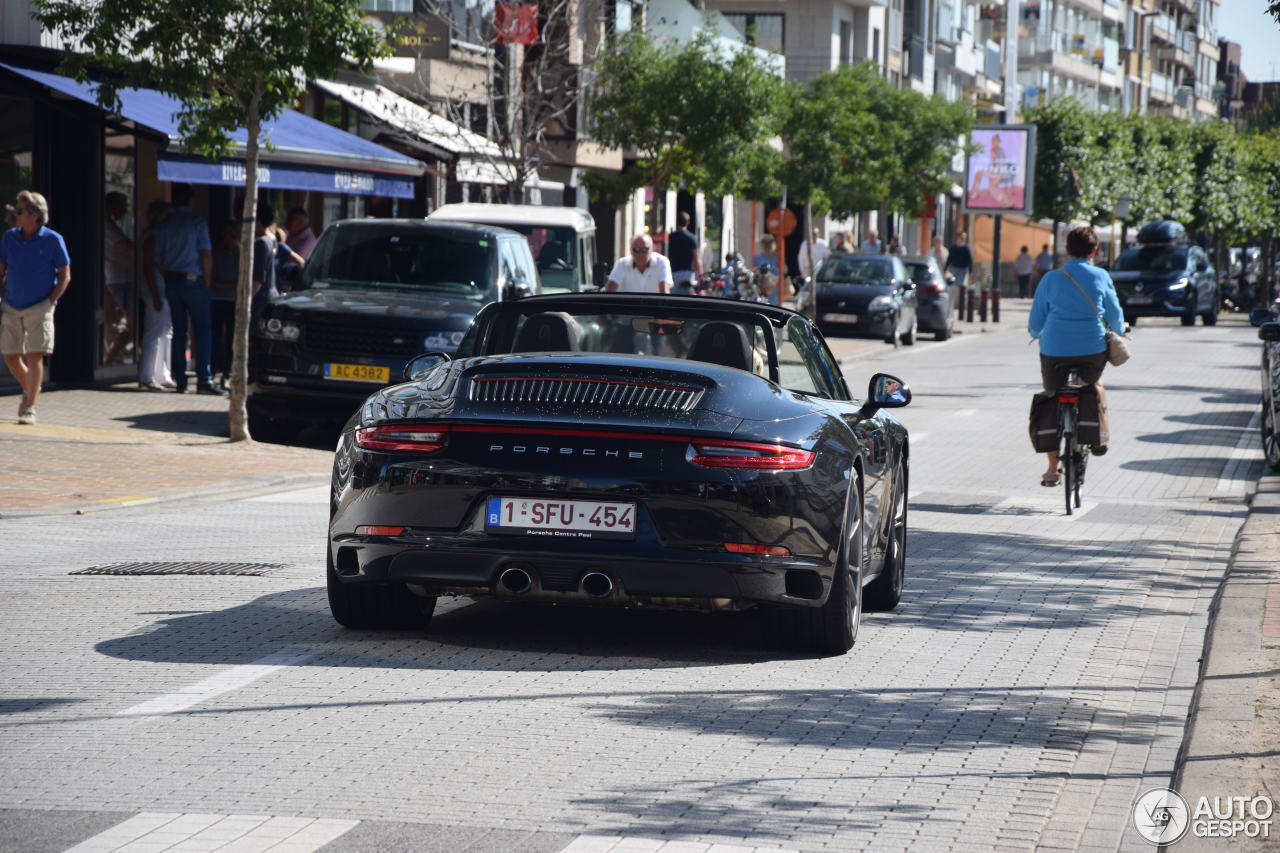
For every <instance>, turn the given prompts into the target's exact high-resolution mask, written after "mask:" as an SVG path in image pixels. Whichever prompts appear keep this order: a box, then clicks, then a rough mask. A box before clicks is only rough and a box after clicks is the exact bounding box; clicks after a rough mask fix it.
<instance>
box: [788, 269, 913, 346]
mask: <svg viewBox="0 0 1280 853" xmlns="http://www.w3.org/2000/svg"><path fill="white" fill-rule="evenodd" d="M916 290H917V288H916V284H915V282H914V281H912V280H911V276H910V275H909V274H908V273H907V267H906V265H905V264H904V263H903V262H902V258H900V257H898V256H897V255H835V256H828V257H827V258H824V259H823V261H822V263H820V264H818V269H817V271H816V272H815V273H814V283H813V291H814V293H815V294H816V298H817V300H818V306H817V315H818V325H819V327H820V328H821V329H822V330H823V331H824V332H826V331H832V332H835V331H844V332H855V333H857V332H861V333H864V334H870V335H875V336H877V337H882V338H884V339H885V342H886V343H891V344H894V345H895V346H896V345H897V343H898V342H899V341H901V342H902V343H904V344H906V345H907V346H911V345H912V344H914V343H915V342H916V306H917V304H918V295H917V293H916Z"/></svg>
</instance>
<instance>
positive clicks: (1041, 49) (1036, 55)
mask: <svg viewBox="0 0 1280 853" xmlns="http://www.w3.org/2000/svg"><path fill="white" fill-rule="evenodd" d="M1113 44H1114V42H1113ZM1107 55H1108V47H1107V46H1106V45H1105V44H1087V43H1086V44H1081V43H1080V42H1078V41H1076V40H1075V39H1074V38H1073V37H1072V36H1070V35H1067V34H1064V33H1052V32H1048V33H1039V34H1037V35H1036V37H1035V38H1032V39H1018V67H1019V68H1028V69H1031V68H1048V69H1051V70H1053V71H1055V72H1057V73H1059V74H1065V75H1067V76H1069V77H1072V78H1074V79H1076V80H1081V81H1084V82H1086V83H1090V84H1093V85H1095V86H1096V85H1097V84H1098V77H1099V74H1100V68H1102V67H1104V66H1105V64H1106V61H1107V59H1106V58H1107ZM1112 55H1113V56H1114V57H1115V60H1116V61H1117V63H1118V59H1119V45H1116V46H1115V50H1114V51H1113V52H1112Z"/></svg>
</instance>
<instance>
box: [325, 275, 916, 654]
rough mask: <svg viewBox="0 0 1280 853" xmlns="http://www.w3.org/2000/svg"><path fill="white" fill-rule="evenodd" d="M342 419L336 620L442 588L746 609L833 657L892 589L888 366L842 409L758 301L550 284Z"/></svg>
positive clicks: (802, 341) (893, 496)
mask: <svg viewBox="0 0 1280 853" xmlns="http://www.w3.org/2000/svg"><path fill="white" fill-rule="evenodd" d="M405 370H406V374H407V376H408V377H410V381H408V382H407V383H405V384H402V385H396V386H393V387H390V388H385V389H383V390H381V391H379V392H377V393H376V394H374V395H373V396H372V397H370V398H369V400H368V401H367V402H366V403H365V405H364V406H362V407H361V409H360V410H359V412H358V413H357V414H356V415H355V416H353V417H352V418H351V420H350V422H349V423H348V424H347V426H346V428H345V430H344V431H343V433H342V437H341V439H340V441H339V444H338V449H337V452H336V454H335V459H334V466H333V488H332V492H331V500H330V511H329V542H328V545H329V547H328V568H327V584H328V590H329V604H330V608H331V610H332V613H333V616H334V618H335V619H336V620H337V621H338V622H339V623H341V624H342V625H345V626H347V627H350V628H378V627H389V626H401V627H402V626H414V625H416V626H425V625H426V624H427V622H428V620H429V618H430V616H431V613H432V611H433V609H434V606H435V602H436V598H437V596H440V595H446V594H458V595H488V596H497V597H500V598H506V599H513V600H514V599H522V600H528V601H532V600H541V601H544V602H561V603H579V604H600V605H617V606H644V607H679V608H694V609H702V610H726V609H738V608H749V607H759V608H762V609H763V610H764V617H765V624H766V626H767V627H768V628H769V629H770V630H771V631H772V632H773V635H774V637H775V639H777V640H778V641H779V642H781V643H782V644H784V645H799V646H802V647H806V648H809V649H813V650H817V651H820V652H824V653H832V654H840V653H843V652H845V651H847V650H848V649H849V648H850V646H851V645H852V644H853V641H854V637H855V635H856V633H857V629H858V621H859V617H860V614H861V610H862V607H863V605H864V603H865V605H866V607H867V608H872V609H882V610H889V609H892V608H893V607H895V606H896V605H897V603H898V600H899V598H900V596H901V594H902V581H903V576H904V572H905V565H906V550H905V549H906V535H907V472H908V468H907V463H908V455H909V454H908V446H907V430H906V428H905V427H903V425H902V424H901V423H899V422H898V421H897V420H896V419H894V418H893V417H891V416H890V415H889V414H888V413H887V412H885V411H883V410H884V409H887V408H893V407H898V406H904V405H906V404H907V403H908V402H909V401H910V398H911V392H910V390H909V388H908V387H907V386H906V384H905V383H904V382H902V381H901V380H900V379H897V378H895V377H892V376H888V375H887V374H876V375H875V376H874V377H872V378H871V381H870V387H869V390H868V399H867V400H865V401H860V400H855V399H853V397H852V395H851V394H850V393H849V390H848V388H847V387H846V385H845V382H844V379H843V377H842V376H841V373H840V368H839V366H838V365H837V363H836V361H835V359H834V358H833V357H832V355H831V353H830V351H829V350H828V349H827V346H826V344H825V342H824V341H823V339H822V336H821V335H820V334H819V333H818V330H817V329H815V328H814V326H813V324H812V323H811V322H810V321H809V320H808V318H806V317H804V316H802V315H800V314H797V313H795V312H793V311H789V310H787V309H784V308H777V307H773V306H769V305H762V304H759V303H745V302H738V301H735V300H727V299H715V298H703V297H691V296H685V297H679V296H657V295H645V294H623V293H619V294H554V295H547V296H540V297H534V298H530V299H523V300H520V301H518V302H502V303H494V304H491V305H488V306H486V307H485V308H484V309H483V310H482V311H481V312H480V314H479V315H478V316H477V317H476V322H475V325H474V326H473V327H472V329H471V331H470V332H469V333H468V334H467V338H466V340H465V341H464V342H463V343H462V345H461V346H460V347H459V349H458V352H457V354H456V357H454V358H449V357H448V356H445V355H443V354H439V353H435V354H424V355H422V356H420V357H418V358H416V359H414V360H413V361H412V362H410V364H409V365H408V366H407V367H406V369H405Z"/></svg>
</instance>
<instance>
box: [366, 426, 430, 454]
mask: <svg viewBox="0 0 1280 853" xmlns="http://www.w3.org/2000/svg"><path fill="white" fill-rule="evenodd" d="M448 434H449V433H448V430H446V429H444V428H442V427H438V426H437V427H426V426H414V425H412V424H405V425H399V426H372V427H362V428H361V429H358V430H356V446H357V447H362V448H364V449H365V450H381V451H385V452H392V453H394V452H405V451H409V452H414V453H433V452H435V451H437V450H439V449H440V448H442V447H444V444H445V438H446V437H447V436H448Z"/></svg>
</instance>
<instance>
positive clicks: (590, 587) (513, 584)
mask: <svg viewBox="0 0 1280 853" xmlns="http://www.w3.org/2000/svg"><path fill="white" fill-rule="evenodd" d="M498 586H499V587H500V588H501V589H502V590H504V591H506V592H509V593H511V594H512V595H523V594H524V593H526V592H528V591H529V590H531V589H533V574H532V573H531V572H530V571H529V570H528V569H526V568H523V567H521V566H512V567H511V568H509V569H506V570H504V571H503V572H502V574H501V575H499V576H498ZM578 589H580V590H581V591H582V592H584V593H586V594H587V595H589V596H591V597H592V598H607V597H609V596H610V595H612V594H613V579H612V578H611V577H609V576H608V575H606V574H605V573H604V572H587V573H586V574H585V575H583V576H582V580H581V581H579V583H578Z"/></svg>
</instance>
